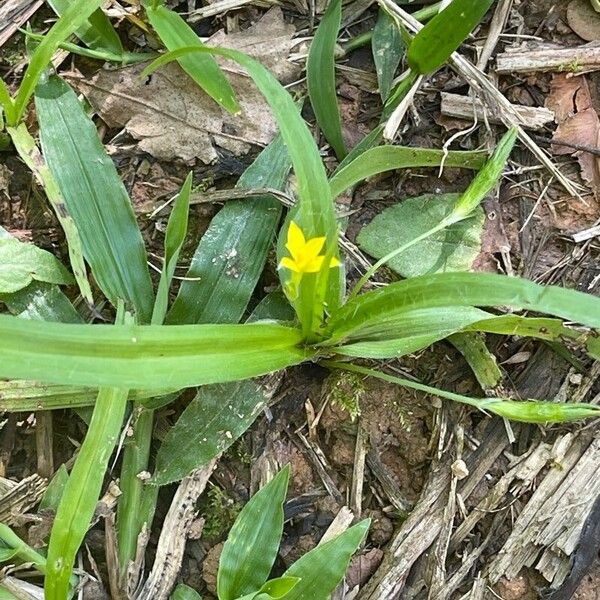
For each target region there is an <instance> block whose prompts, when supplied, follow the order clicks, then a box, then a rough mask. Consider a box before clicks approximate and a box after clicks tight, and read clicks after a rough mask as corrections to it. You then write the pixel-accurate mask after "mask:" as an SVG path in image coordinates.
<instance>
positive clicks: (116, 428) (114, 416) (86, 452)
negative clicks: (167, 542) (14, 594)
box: [44, 388, 127, 600]
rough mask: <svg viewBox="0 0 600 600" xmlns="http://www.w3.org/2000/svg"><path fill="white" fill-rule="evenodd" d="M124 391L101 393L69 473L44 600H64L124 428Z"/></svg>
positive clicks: (56, 523)
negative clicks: (78, 554) (110, 462)
mask: <svg viewBox="0 0 600 600" xmlns="http://www.w3.org/2000/svg"><path fill="white" fill-rule="evenodd" d="M126 405H127V389H122V388H121V389H119V388H107V389H104V390H101V391H100V393H99V394H98V399H97V400H96V403H95V405H94V413H93V416H92V420H91V422H90V427H89V429H88V432H87V435H86V436H85V439H84V440H83V443H82V445H81V448H80V449H79V454H78V455H77V459H76V461H75V465H74V466H73V470H72V471H71V475H70V477H69V480H68V482H67V483H66V485H65V489H64V492H63V494H62V498H61V501H60V504H59V506H58V510H57V512H56V518H55V519H54V524H53V526H52V533H51V535H50V544H49V546H48V559H47V568H46V579H45V584H44V590H45V598H46V599H47V600H64V599H65V598H66V597H67V593H68V589H69V578H70V576H71V572H72V570H73V564H74V562H75V556H76V555H77V551H78V550H79V546H81V543H82V542H83V538H84V536H85V534H86V533H87V530H88V527H89V525H90V521H91V519H92V516H93V514H94V509H95V508H96V503H97V502H98V497H99V496H100V490H101V488H102V482H103V480H104V472H105V471H106V467H107V465H108V460H109V459H110V455H111V454H112V451H113V449H114V447H115V444H116V443H117V439H118V437H119V432H120V431H121V426H122V424H123V417H124V415H125V406H126Z"/></svg>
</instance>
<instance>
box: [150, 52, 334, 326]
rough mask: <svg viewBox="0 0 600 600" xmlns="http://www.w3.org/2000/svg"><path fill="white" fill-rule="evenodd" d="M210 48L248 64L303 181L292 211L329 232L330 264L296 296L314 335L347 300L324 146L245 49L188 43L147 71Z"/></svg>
mask: <svg viewBox="0 0 600 600" xmlns="http://www.w3.org/2000/svg"><path fill="white" fill-rule="evenodd" d="M206 52H210V53H213V54H216V55H217V56H224V57H226V58H229V59H231V60H234V61H235V62H237V63H238V64H240V65H241V66H242V67H244V68H245V69H246V70H247V72H248V74H249V75H250V77H251V78H252V79H253V81H254V83H255V84H256V86H257V87H258V89H259V90H260V92H261V93H262V94H263V95H264V97H265V98H266V100H267V102H268V103H269V105H270V107H271V109H272V110H273V113H274V115H275V118H276V120H277V123H278V125H279V128H280V130H281V135H282V137H283V139H284V141H285V143H286V145H287V148H288V152H289V155H290V159H291V161H292V165H293V167H294V172H295V174H296V179H297V182H298V204H297V207H296V208H295V210H294V211H293V213H292V217H293V219H294V221H295V222H296V223H297V225H298V226H299V227H300V228H301V230H302V232H303V233H304V235H305V236H306V238H307V239H311V238H317V237H324V238H325V243H324V247H323V255H324V256H325V260H324V261H323V265H326V267H323V268H322V269H321V270H320V271H319V272H318V273H311V274H307V275H305V276H304V277H303V278H302V281H301V284H300V285H299V286H298V288H297V292H298V293H297V294H294V295H293V296H292V297H290V299H291V301H292V302H293V304H294V307H295V309H296V312H297V314H298V316H299V319H300V322H301V324H302V328H303V332H304V334H305V336H307V337H311V336H313V334H314V332H316V331H317V330H318V329H319V328H320V327H321V324H322V320H323V315H324V313H325V307H326V306H327V307H328V309H329V311H331V312H335V310H337V308H338V306H339V304H340V302H341V295H340V284H339V272H338V273H335V274H334V275H332V276H330V272H331V271H334V269H330V268H329V264H330V259H332V258H336V257H337V256H338V252H339V251H338V228H337V222H336V218H335V213H334V210H333V200H332V197H331V194H330V193H329V187H328V184H327V175H326V173H325V167H324V166H323V162H322V161H321V156H320V154H319V149H318V148H317V146H316V144H315V141H314V140H313V138H312V134H311V132H310V129H309V128H308V126H307V125H306V123H305V122H304V121H303V120H302V118H301V117H300V116H299V114H298V111H297V109H296V105H295V103H294V101H293V99H292V97H291V96H290V94H289V93H288V92H287V91H286V90H285V89H284V88H283V87H282V86H281V84H280V83H279V82H278V81H277V79H275V77H274V76H273V75H272V74H271V73H269V71H268V70H267V69H265V68H264V67H263V66H262V65H261V64H260V63H259V62H257V61H256V60H254V59H253V58H250V57H249V56H247V55H245V54H243V53H241V52H237V51H235V50H226V49H223V48H195V47H192V48H182V49H180V50H177V51H174V52H169V53H168V54H166V55H164V56H162V57H160V58H158V59H157V60H155V61H154V62H153V63H152V64H151V65H150V66H149V67H148V68H147V69H146V70H145V73H146V74H147V73H151V72H152V71H153V70H156V69H157V68H159V67H160V66H162V65H164V64H167V63H168V62H171V61H173V60H176V59H177V58H179V57H181V56H184V55H189V54H193V53H206ZM288 225H289V221H288V223H287V224H286V225H285V226H284V235H283V237H284V238H285V237H286V236H287V232H288ZM282 249H283V246H282V245H280V258H282V254H281V250H282ZM286 271H287V270H281V271H280V276H281V278H282V281H283V283H284V287H286V284H287V283H289V281H290V279H291V275H292V274H291V273H289V272H287V273H286ZM286 289H287V288H286ZM313 337H314V336H313Z"/></svg>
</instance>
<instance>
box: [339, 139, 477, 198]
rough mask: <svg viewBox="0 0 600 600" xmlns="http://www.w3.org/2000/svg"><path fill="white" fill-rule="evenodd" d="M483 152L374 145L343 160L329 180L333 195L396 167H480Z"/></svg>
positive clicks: (475, 168)
mask: <svg viewBox="0 0 600 600" xmlns="http://www.w3.org/2000/svg"><path fill="white" fill-rule="evenodd" d="M486 157H487V155H486V153H485V152H479V151H466V152H463V151H450V152H448V153H447V155H446V154H445V153H444V152H443V150H430V149H429V148H409V147H407V146H376V147H375V148H370V149H368V150H366V151H365V152H363V153H362V154H360V155H359V156H358V157H357V158H356V159H355V160H353V161H352V162H350V163H346V165H345V166H343V167H342V168H341V169H339V170H338V171H336V173H335V175H334V176H333V177H332V178H331V179H330V180H329V187H330V189H331V195H332V196H333V197H334V198H336V197H337V196H339V195H340V194H342V193H344V192H345V191H346V190H347V189H349V188H351V187H352V186H353V185H356V184H357V183H359V182H360V181H363V180H364V179H367V178H368V177H372V176H373V175H378V174H379V173H385V172H386V171H395V170H397V169H409V168H416V167H439V166H440V165H441V164H442V163H443V164H444V165H445V166H446V167H461V168H464V169H474V170H478V169H481V167H483V165H484V164H485V160H486Z"/></svg>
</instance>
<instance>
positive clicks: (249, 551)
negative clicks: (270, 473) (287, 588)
mask: <svg viewBox="0 0 600 600" xmlns="http://www.w3.org/2000/svg"><path fill="white" fill-rule="evenodd" d="M289 476H290V469H289V466H288V467H285V468H284V469H282V470H281V471H280V472H279V473H278V474H277V475H276V476H275V477H274V478H273V479H272V480H271V481H270V482H269V483H268V484H267V485H265V486H264V487H263V488H261V489H260V490H259V491H258V492H257V493H256V494H254V496H252V498H251V499H250V501H249V502H248V503H247V504H246V506H244V508H243V509H242V511H241V512H240V514H239V515H238V518H237V519H236V521H235V523H234V525H233V527H232V528H231V531H230V532H229V535H228V536H227V541H226V542H225V546H224V547H223V552H222V553H221V558H220V561H219V572H218V575H217V591H218V595H219V600H236V598H239V597H240V596H244V595H246V594H251V593H252V592H257V591H258V590H259V589H261V587H262V586H263V584H264V583H265V582H266V581H267V578H268V577H269V573H270V572H271V569H272V568H273V564H274V563H275V559H276V558H277V550H278V548H279V543H280V541H281V536H282V535H283V503H284V502H285V497H286V493H287V487H288V480H289ZM259 548H260V552H257V549H259ZM286 598H287V596H286Z"/></svg>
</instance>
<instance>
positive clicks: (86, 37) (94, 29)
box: [47, 0, 123, 54]
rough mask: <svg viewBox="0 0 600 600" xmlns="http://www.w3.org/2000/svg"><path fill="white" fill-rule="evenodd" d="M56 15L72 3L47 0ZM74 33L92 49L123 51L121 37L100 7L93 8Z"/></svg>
mask: <svg viewBox="0 0 600 600" xmlns="http://www.w3.org/2000/svg"><path fill="white" fill-rule="evenodd" d="M47 2H48V4H49V5H50V6H51V7H52V10H53V11H54V12H55V13H56V14H57V15H59V16H60V15H63V14H64V13H65V12H66V11H67V10H68V9H69V6H70V5H71V4H72V2H70V0H47ZM74 33H75V35H76V36H77V37H78V38H79V39H80V40H81V41H82V42H83V43H84V44H85V45H86V46H88V47H89V48H91V49H93V50H106V51H108V52H111V53H113V54H122V53H123V44H121V38H120V37H119V34H118V33H117V32H116V31H115V28H114V27H113V26H112V23H111V22H110V20H109V18H108V17H107V16H106V15H105V14H104V12H103V11H102V9H100V8H99V9H98V10H95V11H94V12H93V13H92V14H91V15H90V16H89V18H88V19H87V22H86V23H84V24H83V25H82V26H81V27H78V28H77V29H76V30H75V32H74Z"/></svg>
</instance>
